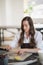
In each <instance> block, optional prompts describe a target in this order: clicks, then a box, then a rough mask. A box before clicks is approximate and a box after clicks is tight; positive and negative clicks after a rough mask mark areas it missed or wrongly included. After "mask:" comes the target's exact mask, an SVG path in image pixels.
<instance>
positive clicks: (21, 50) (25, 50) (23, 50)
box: [19, 49, 27, 54]
mask: <svg viewBox="0 0 43 65" xmlns="http://www.w3.org/2000/svg"><path fill="white" fill-rule="evenodd" d="M26 52H27V49H20V50H19V54H24V53H26Z"/></svg>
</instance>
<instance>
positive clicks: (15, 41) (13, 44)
mask: <svg viewBox="0 0 43 65" xmlns="http://www.w3.org/2000/svg"><path fill="white" fill-rule="evenodd" d="M19 38H20V34H19V33H18V34H16V35H15V37H14V39H13V41H12V42H11V44H10V46H11V47H12V48H16V47H17V46H18V40H19Z"/></svg>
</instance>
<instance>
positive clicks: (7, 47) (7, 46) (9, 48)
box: [3, 45, 12, 50]
mask: <svg viewBox="0 0 43 65" xmlns="http://www.w3.org/2000/svg"><path fill="white" fill-rule="evenodd" d="M3 49H6V50H11V49H12V48H11V47H10V46H9V45H5V46H4V48H3Z"/></svg>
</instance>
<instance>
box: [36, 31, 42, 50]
mask: <svg viewBox="0 0 43 65" xmlns="http://www.w3.org/2000/svg"><path fill="white" fill-rule="evenodd" d="M36 47H37V48H40V49H43V41H42V34H41V33H40V32H38V34H37V37H36Z"/></svg>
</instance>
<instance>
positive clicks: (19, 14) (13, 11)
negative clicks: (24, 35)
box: [0, 0, 23, 26]
mask: <svg viewBox="0 0 43 65" xmlns="http://www.w3.org/2000/svg"><path fill="white" fill-rule="evenodd" d="M22 18H23V0H0V24H1V25H3V24H4V25H5V26H6V25H7V26H8V25H11V26H12V25H16V26H17V25H20V21H21V19H22ZM2 23H3V24H2Z"/></svg>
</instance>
